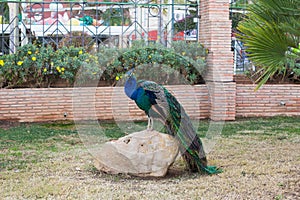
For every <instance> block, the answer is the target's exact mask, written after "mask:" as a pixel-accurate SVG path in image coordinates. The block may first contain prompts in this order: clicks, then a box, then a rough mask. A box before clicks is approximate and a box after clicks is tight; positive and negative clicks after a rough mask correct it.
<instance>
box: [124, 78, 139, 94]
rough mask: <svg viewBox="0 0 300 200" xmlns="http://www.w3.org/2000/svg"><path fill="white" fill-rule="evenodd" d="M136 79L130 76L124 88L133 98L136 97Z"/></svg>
mask: <svg viewBox="0 0 300 200" xmlns="http://www.w3.org/2000/svg"><path fill="white" fill-rule="evenodd" d="M136 86H137V83H136V79H135V77H134V76H130V77H129V78H128V79H127V80H126V82H125V86H124V90H125V94H126V95H127V96H128V97H129V98H130V99H132V100H135V99H136V94H135V93H136V92H135V91H136Z"/></svg>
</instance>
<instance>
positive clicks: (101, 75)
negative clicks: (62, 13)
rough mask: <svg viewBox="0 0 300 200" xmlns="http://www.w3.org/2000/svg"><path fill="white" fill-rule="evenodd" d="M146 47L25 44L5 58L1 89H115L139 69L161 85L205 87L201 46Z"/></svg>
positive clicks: (0, 63)
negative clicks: (65, 86) (93, 50)
mask: <svg viewBox="0 0 300 200" xmlns="http://www.w3.org/2000/svg"><path fill="white" fill-rule="evenodd" d="M142 43H143V42H136V43H135V44H134V45H133V46H132V47H130V48H127V49H118V48H109V47H105V46H101V47H100V48H99V51H98V52H97V53H96V54H95V55H93V54H90V53H88V52H86V51H85V50H84V49H83V48H77V47H73V46H63V47H61V48H60V49H57V50H54V49H53V48H52V47H51V46H50V45H48V46H37V45H34V44H28V45H24V46H22V47H20V48H19V49H18V51H17V52H16V53H15V54H9V55H4V56H2V57H0V79H1V82H2V85H1V87H4V88H15V87H52V86H53V85H54V84H55V83H57V82H60V81H64V82H66V83H68V85H69V86H72V85H74V83H75V81H76V84H77V86H79V85H81V86H83V85H86V84H90V83H92V82H96V83H98V82H99V81H100V80H102V81H106V83H108V84H109V85H115V84H116V83H117V81H118V80H119V79H120V78H121V76H122V75H123V74H124V73H125V72H126V71H127V70H128V69H130V68H132V67H133V66H136V69H137V70H139V74H140V77H138V78H145V79H146V78H147V79H149V77H150V78H151V79H152V80H153V81H157V82H159V83H161V84H178V83H179V82H178V80H179V79H184V80H185V81H188V82H189V83H192V84H196V83H203V82H204V81H203V79H202V77H201V74H202V73H203V71H204V69H205V66H206V63H205V56H206V50H205V49H204V48H203V46H202V45H201V44H199V43H186V42H183V41H179V42H174V43H173V45H172V47H171V48H166V47H164V46H162V45H161V44H153V45H150V46H146V45H143V44H142ZM181 83H182V82H181Z"/></svg>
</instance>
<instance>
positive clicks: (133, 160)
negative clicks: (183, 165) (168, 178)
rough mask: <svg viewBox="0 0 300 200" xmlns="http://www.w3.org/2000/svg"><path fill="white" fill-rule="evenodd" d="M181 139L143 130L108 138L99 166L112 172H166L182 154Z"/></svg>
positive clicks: (142, 173)
mask: <svg viewBox="0 0 300 200" xmlns="http://www.w3.org/2000/svg"><path fill="white" fill-rule="evenodd" d="M178 150H179V146H178V142H177V140H176V139H175V138H174V137H172V136H170V135H167V134H163V133H159V132H157V131H147V130H145V131H140V132H136V133H132V134H130V135H127V136H124V137H122V138H119V139H118V140H115V141H110V142H106V143H105V144H104V145H103V146H102V147H101V148H100V149H99V150H97V153H96V154H94V155H95V156H96V159H95V167H96V168H97V169H98V170H100V171H104V172H106V173H110V174H120V173H124V174H131V175H135V176H142V177H146V176H155V177H161V176H165V175H166V173H167V171H168V169H169V167H170V166H171V165H172V164H173V162H174V160H175V159H176V156H177V154H178Z"/></svg>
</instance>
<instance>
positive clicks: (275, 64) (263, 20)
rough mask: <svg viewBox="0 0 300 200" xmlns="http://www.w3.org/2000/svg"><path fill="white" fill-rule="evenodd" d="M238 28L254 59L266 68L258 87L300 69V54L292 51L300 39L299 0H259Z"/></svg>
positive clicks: (248, 10)
mask: <svg viewBox="0 0 300 200" xmlns="http://www.w3.org/2000/svg"><path fill="white" fill-rule="evenodd" d="M238 30H239V31H240V32H241V34H240V35H239V36H240V39H241V40H242V42H244V44H245V46H246V48H247V50H246V51H247V52H248V55H249V57H250V59H251V61H252V62H253V63H254V64H255V65H256V66H260V67H261V69H262V70H261V71H260V72H259V73H260V75H259V78H258V79H257V82H258V86H257V89H258V88H259V87H260V86H262V85H263V84H264V83H266V82H267V81H268V80H269V79H270V78H271V77H272V76H274V75H275V74H278V73H282V74H283V77H284V78H286V77H289V76H290V75H291V74H292V73H295V71H296V72H298V71H300V70H298V69H296V68H297V66H298V65H296V63H297V62H298V60H299V56H296V57H295V56H292V57H291V56H290V53H289V49H290V48H291V47H294V48H298V44H299V42H300V1H299V0H255V1H253V4H251V5H249V6H248V8H247V14H246V17H245V19H244V20H243V21H242V22H241V23H240V24H239V26H238ZM295 61H296V62H295ZM293 69H294V70H293ZM295 69H296V70H295ZM297 70H298V71H297ZM298 75H299V76H300V72H299V74H298Z"/></svg>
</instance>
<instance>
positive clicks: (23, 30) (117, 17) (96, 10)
mask: <svg viewBox="0 0 300 200" xmlns="http://www.w3.org/2000/svg"><path fill="white" fill-rule="evenodd" d="M180 2H183V1H180ZM198 7H199V5H198V3H197V2H193V3H191V1H186V0H185V1H184V2H183V3H175V2H174V1H173V0H169V3H163V1H159V3H149V1H144V0H142V1H122V2H92V1H90V0H88V1H79V2H78V1H73V0H70V1H58V0H23V1H21V3H20V2H19V1H6V2H1V3H0V15H1V17H0V23H1V24H0V33H1V35H0V37H1V41H0V45H1V46H0V51H1V52H2V53H4V54H7V53H12V52H15V50H16V48H17V47H18V46H20V45H24V44H27V43H33V42H38V43H40V44H42V45H45V44H51V45H53V46H55V47H59V46H60V45H66V43H70V44H73V45H74V44H77V45H81V46H94V47H95V48H97V47H98V46H99V45H107V46H111V47H115V46H116V47H127V46H128V45H130V44H131V43H132V42H133V41H134V40H137V39H142V40H145V41H146V42H147V43H150V42H160V43H162V44H164V45H166V46H167V45H169V44H170V43H171V42H172V41H174V40H189V41H196V40H197V37H198V34H197V33H198V30H197V29H198Z"/></svg>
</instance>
